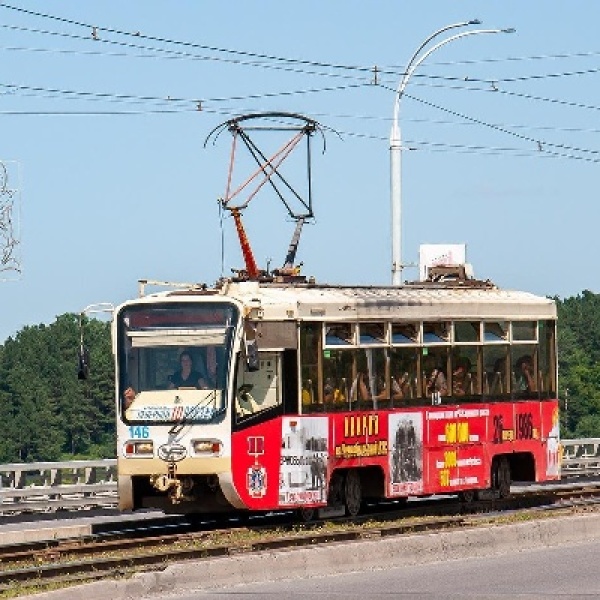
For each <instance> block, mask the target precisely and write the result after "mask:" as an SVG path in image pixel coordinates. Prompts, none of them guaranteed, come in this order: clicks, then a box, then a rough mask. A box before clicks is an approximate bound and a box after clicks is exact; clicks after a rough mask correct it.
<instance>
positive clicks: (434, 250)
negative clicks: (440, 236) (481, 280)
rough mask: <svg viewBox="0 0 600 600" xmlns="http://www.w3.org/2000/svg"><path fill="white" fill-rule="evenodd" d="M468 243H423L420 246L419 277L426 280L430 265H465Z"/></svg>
mask: <svg viewBox="0 0 600 600" xmlns="http://www.w3.org/2000/svg"><path fill="white" fill-rule="evenodd" d="M466 262H467V246H466V244H421V245H420V246H419V279H420V280H421V281H425V280H426V279H427V274H428V270H429V267H437V266H454V265H464V264H465V263H466Z"/></svg>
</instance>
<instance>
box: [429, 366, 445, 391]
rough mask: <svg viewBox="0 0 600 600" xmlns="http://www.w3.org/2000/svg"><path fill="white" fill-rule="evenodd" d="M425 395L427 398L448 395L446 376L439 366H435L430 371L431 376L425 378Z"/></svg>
mask: <svg viewBox="0 0 600 600" xmlns="http://www.w3.org/2000/svg"><path fill="white" fill-rule="evenodd" d="M425 389H426V393H427V395H428V396H431V395H433V394H438V395H439V396H447V395H448V382H447V381H446V375H445V374H444V369H443V368H442V366H441V365H436V366H434V367H433V369H432V370H431V374H430V375H429V377H428V378H427V382H426V388H425Z"/></svg>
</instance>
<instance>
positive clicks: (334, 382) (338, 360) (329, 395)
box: [323, 349, 356, 410]
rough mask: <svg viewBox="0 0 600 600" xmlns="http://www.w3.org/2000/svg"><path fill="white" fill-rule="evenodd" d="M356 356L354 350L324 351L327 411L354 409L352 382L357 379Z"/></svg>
mask: <svg viewBox="0 0 600 600" xmlns="http://www.w3.org/2000/svg"><path fill="white" fill-rule="evenodd" d="M354 355H355V351H354V350H352V349H344V350H324V351H323V381H324V386H323V400H324V402H325V404H326V405H327V410H350V409H351V408H352V402H353V398H352V396H351V390H352V382H353V381H354V380H355V378H356V367H355V360H354ZM354 400H356V398H354Z"/></svg>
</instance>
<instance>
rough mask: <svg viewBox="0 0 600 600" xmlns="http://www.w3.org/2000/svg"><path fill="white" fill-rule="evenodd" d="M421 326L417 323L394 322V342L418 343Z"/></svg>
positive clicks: (394, 343) (395, 343)
mask: <svg viewBox="0 0 600 600" xmlns="http://www.w3.org/2000/svg"><path fill="white" fill-rule="evenodd" d="M418 342H419V326H418V325H417V324H416V323H392V344H393V345H397V344H417V343H418Z"/></svg>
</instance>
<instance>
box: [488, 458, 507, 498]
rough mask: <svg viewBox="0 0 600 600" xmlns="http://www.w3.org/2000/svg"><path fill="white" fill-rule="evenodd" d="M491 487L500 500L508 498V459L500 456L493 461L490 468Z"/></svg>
mask: <svg viewBox="0 0 600 600" xmlns="http://www.w3.org/2000/svg"><path fill="white" fill-rule="evenodd" d="M492 487H493V488H494V489H495V490H496V491H497V492H498V496H499V497H500V498H507V497H508V496H510V464H509V462H508V458H506V457H505V456H502V457H500V458H498V459H496V460H495V461H494V464H493V467H492Z"/></svg>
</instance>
